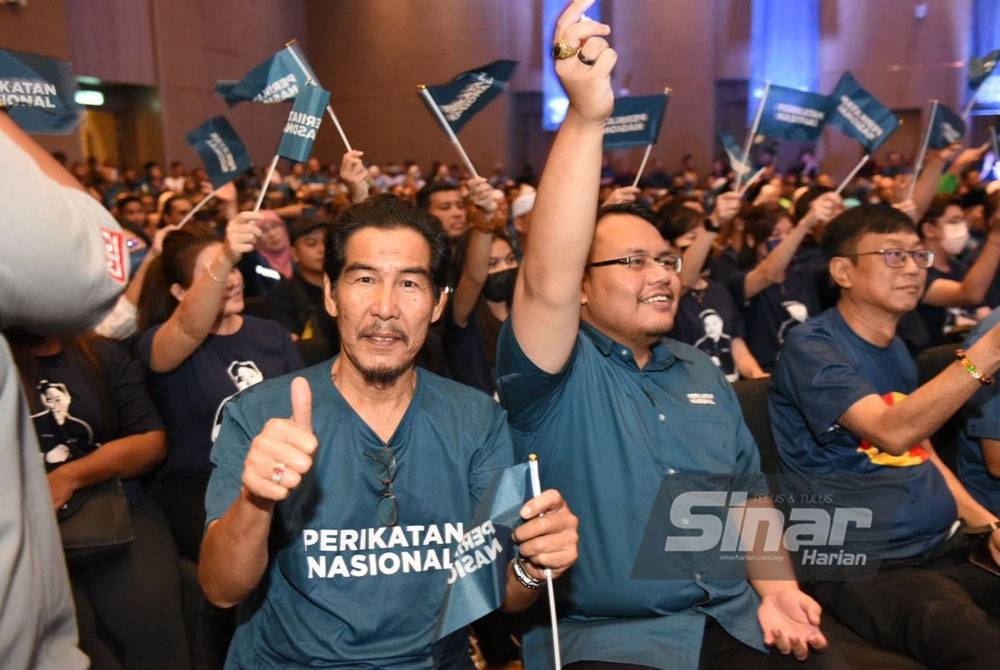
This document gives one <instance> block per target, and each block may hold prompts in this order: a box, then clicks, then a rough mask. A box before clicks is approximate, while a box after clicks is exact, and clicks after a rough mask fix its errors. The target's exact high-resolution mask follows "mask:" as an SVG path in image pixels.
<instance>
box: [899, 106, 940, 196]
mask: <svg viewBox="0 0 1000 670" xmlns="http://www.w3.org/2000/svg"><path fill="white" fill-rule="evenodd" d="M940 104H941V103H940V102H939V101H938V100H936V99H935V100H931V115H930V118H928V119H927V128H925V129H924V138H923V139H922V140H921V141H920V151H919V152H918V153H917V162H916V163H915V164H914V166H913V179H911V180H910V186H909V188H908V189H907V192H906V198H904V199H905V200H912V199H913V192H914V190H915V189H916V188H917V178H918V177H919V176H920V170H921V169H923V167H924V159H925V158H926V157H927V145H928V144H930V141H931V131H932V130H933V129H934V119H935V117H936V116H937V111H938V105H940Z"/></svg>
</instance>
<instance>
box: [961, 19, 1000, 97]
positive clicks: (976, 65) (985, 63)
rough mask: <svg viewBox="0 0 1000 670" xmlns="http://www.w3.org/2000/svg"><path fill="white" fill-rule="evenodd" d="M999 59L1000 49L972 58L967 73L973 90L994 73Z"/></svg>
mask: <svg viewBox="0 0 1000 670" xmlns="http://www.w3.org/2000/svg"><path fill="white" fill-rule="evenodd" d="M998 18H1000V17H998ZM998 61H1000V49H996V50H995V51H991V52H990V53H988V54H986V55H985V56H983V57H982V58H972V59H970V60H969V72H968V75H967V76H968V81H969V88H971V89H972V90H975V89H977V88H979V87H980V86H981V85H982V83H983V82H984V81H986V78H987V77H989V76H990V75H991V74H992V73H993V70H994V69H996V66H997V62H998Z"/></svg>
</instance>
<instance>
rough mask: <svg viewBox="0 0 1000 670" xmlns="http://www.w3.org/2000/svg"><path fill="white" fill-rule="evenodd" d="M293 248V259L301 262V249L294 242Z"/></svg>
mask: <svg viewBox="0 0 1000 670" xmlns="http://www.w3.org/2000/svg"><path fill="white" fill-rule="evenodd" d="M291 249H292V260H293V261H295V262H296V264H297V263H298V262H299V250H298V249H296V248H295V245H294V244H293V245H292V247H291Z"/></svg>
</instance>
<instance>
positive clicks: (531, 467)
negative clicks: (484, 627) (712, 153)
mask: <svg viewBox="0 0 1000 670" xmlns="http://www.w3.org/2000/svg"><path fill="white" fill-rule="evenodd" d="M650 146H652V145H650ZM528 473H529V474H530V476H531V495H532V497H538V496H540V495H541V494H542V482H541V479H540V478H539V476H538V456H537V455H536V454H528ZM545 584H546V586H547V588H548V591H549V621H550V623H551V625H552V653H553V655H554V658H555V667H556V668H561V667H562V653H561V652H560V650H559V617H558V616H557V615H556V592H555V589H554V588H553V586H552V570H550V569H549V568H545Z"/></svg>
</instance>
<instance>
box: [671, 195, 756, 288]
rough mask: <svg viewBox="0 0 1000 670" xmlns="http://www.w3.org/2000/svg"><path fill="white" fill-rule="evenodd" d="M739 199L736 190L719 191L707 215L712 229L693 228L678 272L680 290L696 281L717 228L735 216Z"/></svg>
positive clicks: (709, 252)
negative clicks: (713, 207) (693, 235)
mask: <svg viewBox="0 0 1000 670" xmlns="http://www.w3.org/2000/svg"><path fill="white" fill-rule="evenodd" d="M741 201H742V198H740V195H739V194H738V193H736V192H733V191H727V192H726V193H720V194H719V197H718V198H717V199H716V201H715V209H713V210H712V213H711V214H709V216H708V219H709V221H711V228H712V229H711V230H709V227H707V226H701V227H699V228H697V229H695V237H694V240H693V241H692V242H691V244H690V245H688V248H687V249H685V250H684V263H683V265H681V274H680V278H681V290H683V291H687V290H690V289H691V288H693V287H694V286H695V284H697V283H698V279H699V277H701V271H702V268H704V267H705V261H706V260H708V256H709V254H711V253H712V246H713V244H714V243H715V238H716V237H717V236H718V232H719V230H721V229H722V226H724V225H726V224H727V223H729V222H730V221H732V220H733V219H734V218H736V215H737V214H738V213H739V211H740V202H741Z"/></svg>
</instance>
